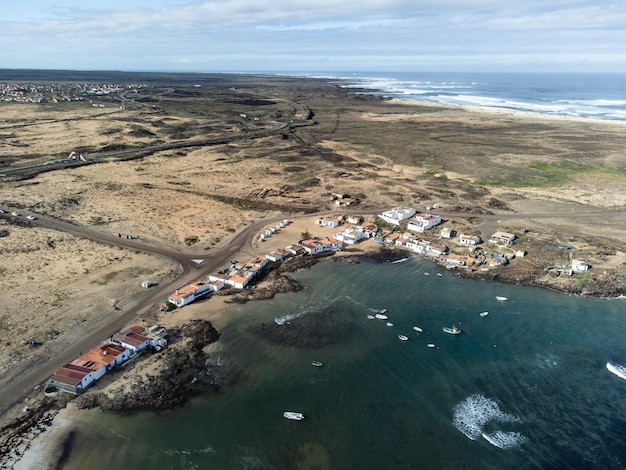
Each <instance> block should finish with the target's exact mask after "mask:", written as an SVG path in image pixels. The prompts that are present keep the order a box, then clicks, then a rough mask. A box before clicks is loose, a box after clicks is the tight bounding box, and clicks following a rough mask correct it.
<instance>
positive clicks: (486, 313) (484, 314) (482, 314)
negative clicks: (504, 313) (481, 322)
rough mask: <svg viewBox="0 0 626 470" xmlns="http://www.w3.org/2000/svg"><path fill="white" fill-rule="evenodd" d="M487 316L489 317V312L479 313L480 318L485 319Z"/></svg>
mask: <svg viewBox="0 0 626 470" xmlns="http://www.w3.org/2000/svg"><path fill="white" fill-rule="evenodd" d="M487 315H489V312H480V316H481V317H486V316H487Z"/></svg>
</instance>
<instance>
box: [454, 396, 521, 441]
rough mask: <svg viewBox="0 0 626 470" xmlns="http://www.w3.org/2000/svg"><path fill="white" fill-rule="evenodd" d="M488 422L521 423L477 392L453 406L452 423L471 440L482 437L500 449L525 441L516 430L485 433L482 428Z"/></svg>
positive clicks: (518, 419)
mask: <svg viewBox="0 0 626 470" xmlns="http://www.w3.org/2000/svg"><path fill="white" fill-rule="evenodd" d="M490 422H498V423H521V422H522V420H521V419H520V418H519V417H517V416H515V415H511V414H507V413H504V412H502V410H500V407H499V406H498V404H497V403H496V402H495V401H493V400H492V399H491V398H487V397H485V396H483V395H479V394H474V395H470V396H469V397H467V398H466V399H465V400H463V401H462V402H460V403H458V404H457V405H456V406H455V407H454V417H453V419H452V424H453V425H454V427H455V428H457V429H458V430H459V431H461V432H462V433H463V434H465V435H466V436H467V437H469V438H470V439H472V440H473V441H476V440H478V439H479V438H481V437H482V438H484V439H485V440H486V441H487V442H489V443H490V444H492V445H494V446H496V447H499V448H501V449H510V448H512V447H517V446H519V445H521V444H523V443H524V442H526V441H527V439H526V437H525V436H523V435H522V434H520V433H518V432H504V431H495V432H492V433H486V432H485V431H484V428H485V426H486V425H487V424H488V423H490Z"/></svg>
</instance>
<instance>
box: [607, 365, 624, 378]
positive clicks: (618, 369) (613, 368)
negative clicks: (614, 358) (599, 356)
mask: <svg viewBox="0 0 626 470" xmlns="http://www.w3.org/2000/svg"><path fill="white" fill-rule="evenodd" d="M606 368H607V369H608V370H609V372H611V373H613V374H615V375H617V376H618V377H619V378H620V379H624V380H626V367H624V366H620V365H615V364H611V363H610V362H607V363H606Z"/></svg>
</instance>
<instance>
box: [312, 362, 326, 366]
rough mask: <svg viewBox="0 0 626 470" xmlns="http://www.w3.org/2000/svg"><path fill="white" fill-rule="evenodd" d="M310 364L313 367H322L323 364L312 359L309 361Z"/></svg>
mask: <svg viewBox="0 0 626 470" xmlns="http://www.w3.org/2000/svg"><path fill="white" fill-rule="evenodd" d="M311 364H313V365H314V366H315V367H322V366H323V365H324V364H322V363H321V362H319V361H313V362H311Z"/></svg>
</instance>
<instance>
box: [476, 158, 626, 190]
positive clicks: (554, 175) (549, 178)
mask: <svg viewBox="0 0 626 470" xmlns="http://www.w3.org/2000/svg"><path fill="white" fill-rule="evenodd" d="M528 167H529V168H530V170H532V173H533V174H531V175H528V176H526V177H524V178H521V179H519V180H517V181H504V180H499V179H482V178H479V179H477V180H475V181H474V184H477V185H481V186H502V187H512V188H520V187H540V186H559V185H562V184H563V183H567V182H569V181H572V180H573V179H574V178H576V177H579V176H581V175H584V176H586V177H588V178H591V179H593V175H600V174H601V175H603V176H604V177H605V178H606V177H607V176H608V177H610V179H611V180H613V181H615V182H622V181H623V182H626V170H622V169H619V168H613V167H608V166H604V165H591V166H589V165H578V166H571V167H561V166H554V165H550V164H549V163H533V164H531V165H529V166H528Z"/></svg>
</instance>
